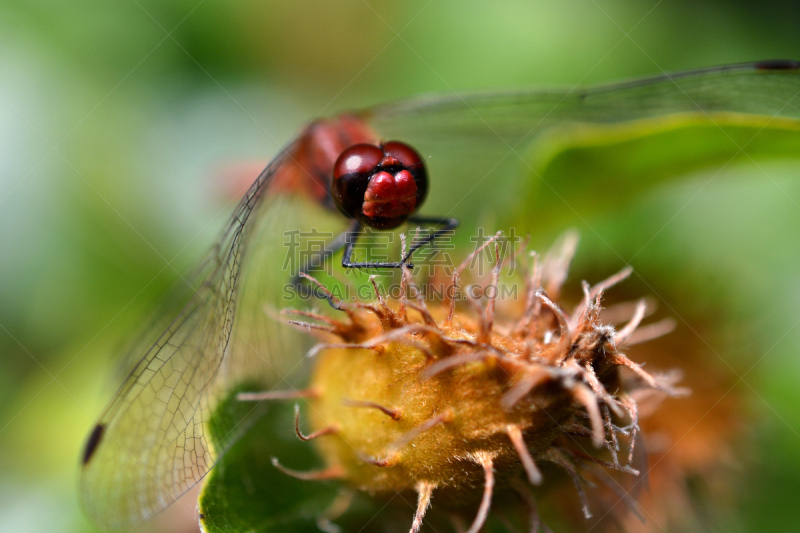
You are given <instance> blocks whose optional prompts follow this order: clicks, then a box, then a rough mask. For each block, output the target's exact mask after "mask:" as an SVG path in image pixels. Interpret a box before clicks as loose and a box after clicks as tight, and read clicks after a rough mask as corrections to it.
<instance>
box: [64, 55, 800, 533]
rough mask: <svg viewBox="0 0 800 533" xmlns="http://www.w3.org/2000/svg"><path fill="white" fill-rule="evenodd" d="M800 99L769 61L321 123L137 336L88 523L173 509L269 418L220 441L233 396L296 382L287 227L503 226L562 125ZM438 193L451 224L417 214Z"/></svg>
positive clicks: (277, 166) (795, 78)
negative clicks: (285, 315)
mask: <svg viewBox="0 0 800 533" xmlns="http://www.w3.org/2000/svg"><path fill="white" fill-rule="evenodd" d="M799 93H800V62H796V61H762V62H756V63H748V64H736V65H727V66H720V67H713V68H707V69H703V70H696V71H690V72H680V73H673V74H665V75H660V76H658V77H653V78H647V79H640V80H634V81H628V82H623V83H618V84H613V85H603V86H598V87H589V88H580V89H573V90H544V91H542V90H519V91H506V92H499V93H486V94H470V95H460V94H451V95H444V96H441V95H440V96H436V95H434V96H425V97H420V98H414V99H410V100H407V101H401V102H396V103H391V104H385V105H380V106H377V107H373V108H369V109H365V110H360V111H355V112H350V113H346V114H343V115H341V116H337V117H334V118H329V119H322V120H317V121H314V122H313V123H311V124H309V125H308V126H306V127H305V128H304V129H302V131H301V132H300V134H299V135H298V136H297V137H296V138H295V139H294V140H293V141H291V142H290V143H289V144H288V146H286V147H285V148H284V149H283V150H282V151H281V152H280V153H279V154H278V155H277V156H276V157H275V158H274V159H273V160H272V161H271V162H270V163H269V164H268V165H267V167H266V168H265V169H264V170H263V171H262V172H261V173H260V174H259V175H258V176H257V177H256V178H255V181H254V182H253V183H252V185H251V186H250V187H249V189H248V190H247V191H246V193H245V194H244V196H243V197H242V198H241V201H240V202H239V203H238V206H237V207H236V208H235V210H234V212H233V213H232V214H231V216H230V219H229V220H228V222H227V223H226V225H225V226H224V228H223V230H222V232H221V234H220V235H219V237H218V239H217V240H216V242H215V244H214V245H213V246H212V247H211V249H210V250H209V251H208V253H207V254H206V255H205V256H203V258H202V260H201V261H200V263H199V264H198V266H197V267H196V268H195V270H194V271H193V272H192V273H190V274H189V275H187V276H185V277H183V278H182V279H181V280H180V282H179V284H178V285H179V286H178V287H177V288H176V289H175V290H174V291H173V292H172V293H170V294H168V295H167V297H165V298H164V302H163V303H162V304H161V305H160V307H159V308H158V309H157V310H156V311H155V313H154V315H153V318H152V319H151V320H149V321H148V322H147V323H146V324H145V325H144V326H143V328H142V332H141V333H140V335H139V336H138V337H135V339H136V340H135V341H134V343H133V344H132V348H131V349H130V350H129V352H128V355H127V358H128V360H129V361H131V362H132V363H131V364H130V365H129V366H130V369H129V372H128V373H127V374H126V376H125V378H124V380H123V381H122V385H121V386H120V388H119V389H118V391H117V392H116V394H115V395H114V396H113V398H112V399H111V401H110V402H109V404H108V406H107V407H106V408H105V410H104V411H103V412H102V414H101V415H100V416H99V417H98V418H97V423H96V425H95V426H94V428H93V429H92V430H91V431H90V434H89V437H88V439H87V441H86V445H85V448H84V451H83V454H82V456H81V458H80V463H81V466H80V469H81V474H80V475H81V482H80V484H81V489H80V497H81V500H82V505H83V507H84V510H85V512H86V513H87V514H88V516H89V517H90V518H91V519H92V520H93V521H94V522H95V523H96V524H97V525H98V526H99V527H101V528H103V529H107V530H117V529H123V528H130V527H131V526H132V525H135V524H137V523H139V522H140V521H142V520H145V519H147V518H149V517H151V516H153V515H154V514H156V513H157V512H159V511H161V510H163V509H164V508H166V507H167V506H169V505H170V504H171V503H173V502H175V501H176V500H177V499H178V498H179V497H180V496H181V495H183V494H184V493H186V492H187V491H188V490H189V489H191V488H192V487H193V486H194V485H196V484H197V483H198V482H200V481H201V480H202V479H203V477H204V476H205V475H206V474H207V473H208V472H209V470H210V469H211V468H212V467H213V466H214V465H215V463H216V462H217V461H218V460H219V459H220V457H221V456H222V455H223V454H224V453H225V451H226V450H227V449H228V448H229V447H230V446H231V445H232V444H233V443H234V442H235V441H236V440H237V439H238V438H239V437H240V436H241V435H242V433H243V432H244V431H246V429H247V427H248V425H249V424H250V423H252V420H251V418H253V419H254V418H255V417H256V416H257V414H256V412H255V410H254V411H253V413H252V416H251V417H248V418H247V419H243V420H242V421H241V423H239V424H238V425H237V426H236V427H237V428H238V430H237V431H233V432H230V433H229V434H227V435H223V436H215V438H213V439H212V435H211V432H210V430H209V427H208V423H209V420H210V419H211V417H212V414H213V412H214V409H215V408H216V407H217V406H218V404H219V402H220V399H221V398H222V397H223V395H224V394H225V393H226V391H230V390H231V388H232V387H234V386H235V384H236V383H240V382H241V381H242V380H244V379H252V378H254V377H255V378H257V379H260V380H262V381H263V382H264V383H265V384H266V386H267V387H269V386H270V385H272V386H275V385H277V384H281V385H283V386H286V384H289V385H290V386H291V383H292V380H293V379H299V378H297V377H296V372H295V370H296V368H297V366H298V365H297V361H298V360H302V359H303V358H302V351H303V350H302V346H304V341H302V340H300V339H299V335H300V334H299V333H297V335H298V336H292V335H294V334H295V333H296V332H292V331H289V332H288V333H287V328H286V327H285V326H284V325H281V324H278V323H277V321H276V320H274V317H271V316H269V313H267V312H265V307H266V306H268V305H279V304H280V301H281V300H280V298H281V294H282V288H283V287H284V286H286V285H287V281H288V283H289V285H291V284H296V283H298V278H297V276H295V277H294V278H291V279H288V280H287V275H286V269H285V268H282V267H281V264H280V261H279V260H278V259H276V257H281V252H282V251H283V249H284V248H285V243H284V242H283V240H282V239H283V237H281V235H283V234H285V233H286V232H287V231H295V230H297V229H298V228H309V227H312V226H315V225H324V226H325V227H335V228H344V229H349V230H350V234H351V235H352V234H354V233H355V234H358V233H359V232H361V231H362V230H363V228H364V227H373V228H376V229H377V230H384V229H391V228H395V227H400V226H403V225H408V224H410V225H411V226H413V225H415V224H428V225H432V226H436V227H438V229H437V230H436V231H439V232H441V231H442V230H446V229H452V228H453V227H455V224H456V220H457V219H461V220H465V221H469V220H471V221H475V220H479V219H480V218H481V217H482V216H489V217H492V218H494V219H497V218H499V217H498V213H499V214H505V213H508V211H509V209H510V208H509V206H510V205H513V204H514V201H513V200H514V199H515V198H517V202H516V203H519V201H518V198H519V197H520V196H521V194H522V193H521V191H523V190H524V189H525V188H526V187H531V186H532V185H531V183H533V182H535V181H536V180H537V177H536V176H535V175H532V174H531V171H530V168H529V166H527V165H526V163H525V161H526V159H525V157H526V154H527V153H528V152H527V151H528V150H529V149H530V148H531V146H534V145H535V144H536V143H537V142H540V141H542V140H543V139H547V138H548V136H550V135H552V134H553V133H554V132H557V131H560V130H561V129H563V128H564V127H567V126H573V125H599V126H603V125H616V124H624V123H628V122H632V121H640V120H646V119H651V118H658V117H666V116H669V115H673V114H692V115H694V116H698V117H704V116H706V117H709V120H710V117H711V116H716V114H719V113H731V114H733V113H743V114H753V115H760V116H765V117H778V118H787V119H800V98H796V97H797V96H798V94H799ZM376 177H377V178H376ZM375 180H377V181H375ZM428 180H429V181H428ZM522 196H523V197H524V195H522ZM426 198H427V200H428V203H427V204H426V205H427V207H428V208H430V207H431V206H432V209H431V211H435V212H437V213H440V214H442V215H443V216H439V217H421V216H420V215H419V214H418V212H419V210H420V209H421V208H422V205H423V201H426ZM337 211H338V212H337ZM415 217H419V218H415ZM436 231H434V232H432V233H431V235H433V234H436ZM353 242H354V241H353V240H349V241H348V240H347V239H342V238H337V239H333V240H332V241H330V242H328V244H327V246H326V247H325V249H324V251H322V252H321V254H322V255H323V256H324V258H325V259H327V260H329V261H330V260H332V259H331V257H332V256H333V254H334V253H335V252H336V251H337V250H338V249H340V248H345V250H344V253H343V254H342V255H343V264H344V265H345V266H347V265H359V264H363V263H360V262H357V261H352V260H351V259H352V257H351V253H352V249H353V246H352V244H353ZM427 242H430V241H426V243H427ZM417 244H420V243H417ZM422 244H424V243H422ZM420 245H421V244H420ZM415 246H416V244H415ZM284 255H285V254H284ZM409 257H410V255H408V254H406V255H404V256H402V257H398V261H395V262H394V263H391V262H389V263H386V262H384V263H381V262H378V263H366V264H367V265H368V266H376V265H377V266H379V267H396V266H398V265H402V264H405V263H406V262H407V261H408V259H409ZM301 270H303V271H309V270H311V268H310V267H309V266H308V265H305V266H301ZM265 390H266V389H265Z"/></svg>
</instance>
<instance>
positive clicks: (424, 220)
mask: <svg viewBox="0 0 800 533" xmlns="http://www.w3.org/2000/svg"><path fill="white" fill-rule="evenodd" d="M408 221H409V222H411V223H413V224H419V225H428V226H439V229H437V230H436V231H434V232H432V233H431V234H430V235H427V236H426V237H425V238H424V239H420V240H419V242H415V243H414V245H413V246H412V247H411V249H410V250H409V251H408V253H407V254H406V256H405V257H404V258H403V262H405V261H408V260H409V259H410V258H411V255H412V254H413V253H414V252H416V251H417V250H419V249H420V248H422V247H423V246H425V245H426V244H430V243H432V242H433V241H434V240H436V237H439V236H440V235H444V234H445V233H447V232H448V231H452V230H454V229H456V228H457V227H458V220H457V219H455V218H448V217H411V218H409V219H408Z"/></svg>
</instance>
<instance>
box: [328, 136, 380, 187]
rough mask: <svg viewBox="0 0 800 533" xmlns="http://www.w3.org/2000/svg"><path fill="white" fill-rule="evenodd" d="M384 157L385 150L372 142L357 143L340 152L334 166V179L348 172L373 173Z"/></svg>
mask: <svg viewBox="0 0 800 533" xmlns="http://www.w3.org/2000/svg"><path fill="white" fill-rule="evenodd" d="M382 159H383V150H381V149H380V148H379V147H377V146H374V145H372V144H355V145H353V146H351V147H350V148H348V149H346V150H345V151H344V152H342V153H341V154H339V158H338V159H337V160H336V164H335V165H334V166H333V179H339V178H341V177H343V176H347V175H348V174H372V173H373V172H375V169H376V168H377V167H378V164H380V162H381V160H382Z"/></svg>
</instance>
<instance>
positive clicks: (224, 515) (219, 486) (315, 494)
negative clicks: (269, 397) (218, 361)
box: [198, 387, 336, 533]
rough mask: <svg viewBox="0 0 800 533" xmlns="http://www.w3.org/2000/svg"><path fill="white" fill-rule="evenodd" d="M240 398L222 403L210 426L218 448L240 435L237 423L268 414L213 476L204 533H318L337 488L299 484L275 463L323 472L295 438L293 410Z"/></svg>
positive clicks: (203, 508)
mask: <svg viewBox="0 0 800 533" xmlns="http://www.w3.org/2000/svg"><path fill="white" fill-rule="evenodd" d="M239 390H252V389H250V388H248V387H241V388H240V389H239ZM236 392H238V391H236ZM236 392H234V393H232V394H231V395H229V396H228V397H227V398H226V399H225V400H224V401H223V402H221V403H220V406H219V408H218V409H217V410H216V412H215V415H214V417H213V419H212V420H211V421H210V422H209V427H210V429H211V432H212V439H213V440H214V441H215V442H218V441H223V440H224V436H225V435H226V434H228V432H230V431H237V429H238V428H236V422H237V421H238V420H241V419H243V418H244V415H246V414H247V411H249V410H250V409H253V408H254V406H255V408H257V409H265V410H266V414H265V415H264V416H263V417H261V418H260V419H259V420H258V421H257V422H256V423H255V424H254V426H253V427H252V428H250V430H249V431H248V432H247V433H246V434H245V436H244V437H243V438H242V439H240V440H239V441H238V442H237V443H236V444H235V445H233V446H232V447H231V449H230V450H228V452H227V453H226V454H225V455H224V457H223V458H222V459H221V460H220V461H219V463H218V464H217V465H216V466H215V467H214V469H213V470H212V471H211V473H210V474H209V477H208V481H207V482H206V485H205V487H204V489H203V492H202V494H201V496H200V500H199V502H198V509H199V512H200V514H201V515H203V518H202V519H201V523H202V524H203V526H204V528H205V530H206V531H208V532H209V533H210V532H217V531H254V532H272V531H275V532H277V531H283V532H301V531H309V532H318V531H319V529H318V528H317V526H316V523H315V521H316V517H317V516H318V515H320V514H321V513H322V512H324V510H325V509H326V508H327V506H328V505H329V504H330V502H331V501H332V500H333V498H334V497H335V495H336V487H335V485H334V484H333V483H331V482H314V481H301V480H299V479H295V478H293V477H291V476H288V475H286V474H284V473H282V472H280V471H279V470H277V469H276V468H275V467H274V466H273V465H272V463H271V459H272V457H276V458H279V459H280V460H281V462H283V463H286V464H289V465H291V467H292V468H296V469H298V470H304V469H313V468H319V467H320V466H321V465H320V464H319V460H318V459H316V457H315V455H314V453H313V450H312V448H311V445H310V444H308V443H301V442H300V441H298V439H297V437H296V436H295V434H294V426H293V424H294V422H293V420H292V411H291V405H286V403H284V402H274V403H270V404H266V403H265V404H262V405H258V404H253V403H251V402H239V401H237V400H236Z"/></svg>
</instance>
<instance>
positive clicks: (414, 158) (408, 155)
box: [383, 141, 422, 169]
mask: <svg viewBox="0 0 800 533" xmlns="http://www.w3.org/2000/svg"><path fill="white" fill-rule="evenodd" d="M383 151H384V152H385V153H386V155H387V156H392V157H395V158H397V159H398V160H399V161H400V163H402V164H403V167H405V168H409V169H410V168H413V167H416V166H419V165H421V164H422V157H420V155H419V154H418V153H417V151H416V150H414V149H413V148H411V147H410V146H409V145H407V144H406V143H403V142H400V141H389V142H387V143H385V144H384V145H383Z"/></svg>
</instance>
